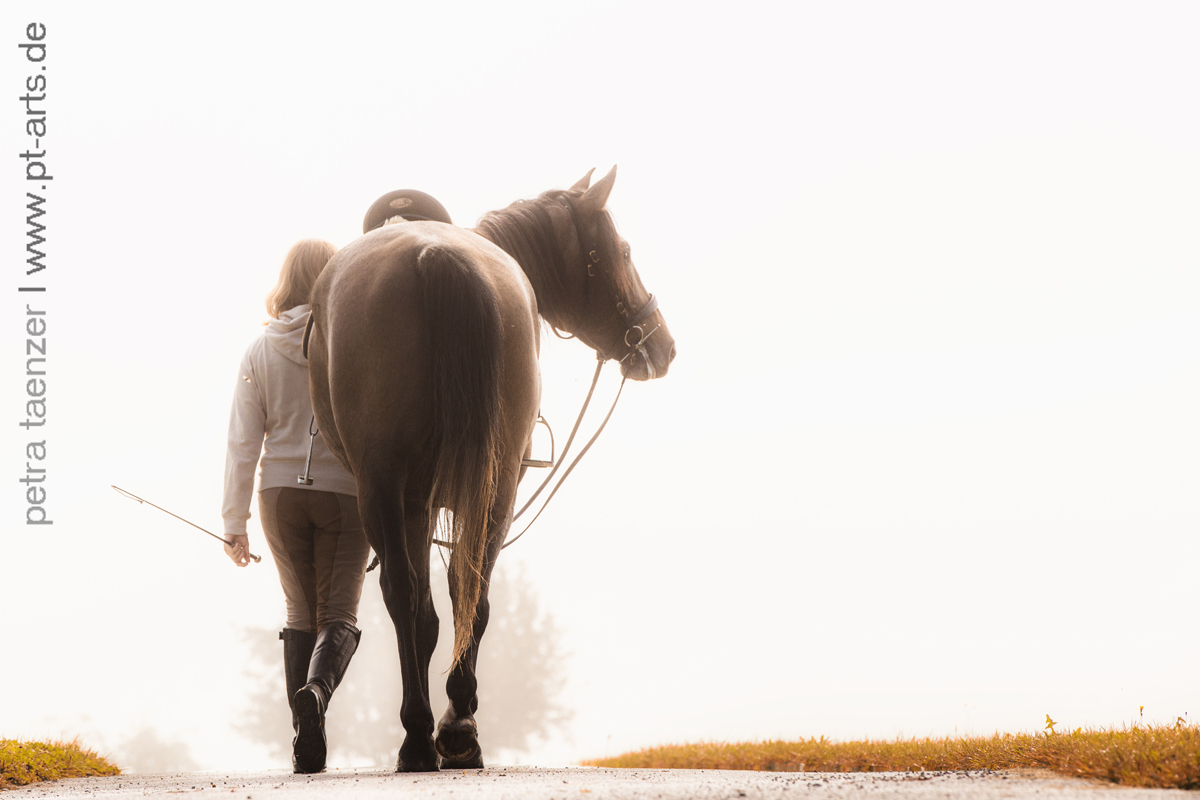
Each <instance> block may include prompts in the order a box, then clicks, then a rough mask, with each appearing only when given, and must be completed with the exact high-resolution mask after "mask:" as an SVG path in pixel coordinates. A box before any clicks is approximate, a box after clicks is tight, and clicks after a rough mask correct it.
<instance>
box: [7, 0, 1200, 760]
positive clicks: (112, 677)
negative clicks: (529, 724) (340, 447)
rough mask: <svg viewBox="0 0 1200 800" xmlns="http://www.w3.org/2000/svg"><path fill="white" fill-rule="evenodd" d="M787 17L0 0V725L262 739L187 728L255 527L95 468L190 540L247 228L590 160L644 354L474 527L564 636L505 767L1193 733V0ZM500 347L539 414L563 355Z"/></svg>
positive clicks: (278, 229) (254, 239)
mask: <svg viewBox="0 0 1200 800" xmlns="http://www.w3.org/2000/svg"><path fill="white" fill-rule="evenodd" d="M787 7H788V8H789V9H790V10H787V11H782V10H780V9H782V8H784V4H782V3H773V4H768V3H754V2H750V3H739V4H735V5H732V6H731V5H729V4H693V5H691V6H688V7H686V9H685V8H684V7H683V6H679V5H678V4H645V3H592V4H567V3H550V2H546V3H523V2H517V3H515V4H514V3H505V4H483V3H458V4H453V3H407V2H393V3H386V4H385V3H350V4H344V5H343V6H341V7H339V9H338V10H337V11H332V10H330V9H329V8H327V7H325V6H324V5H323V4H320V5H318V4H305V3H298V4H289V5H287V6H284V5H279V4H271V5H270V6H269V8H270V9H272V10H270V11H267V10H259V9H266V8H268V6H267V4H260V5H257V6H255V5H251V6H246V5H242V4H233V3H224V2H215V3H209V4H207V5H204V6H203V7H201V6H196V7H194V8H192V7H188V8H187V9H186V10H184V9H182V8H181V7H176V6H164V5H161V4H150V3H144V4H138V3H129V2H114V3H105V4H86V5H85V4H82V3H65V2H64V3H38V4H34V3H31V2H18V3H11V4H8V5H6V6H5V10H4V11H3V12H2V15H0V32H2V35H3V36H4V37H5V41H7V42H8V43H9V45H8V50H7V52H8V55H7V56H5V60H4V62H3V76H4V77H3V85H4V86H5V87H6V94H5V96H6V97H7V100H5V101H3V102H0V137H2V138H0V141H2V142H3V147H4V150H5V152H6V153H8V154H9V156H8V159H7V167H6V168H5V169H4V171H3V174H4V178H3V180H4V183H3V186H4V187H5V191H4V192H3V193H0V234H2V236H3V239H2V241H0V244H2V246H3V251H4V253H5V254H6V255H5V259H4V263H6V264H7V265H8V273H7V274H8V277H7V278H6V284H7V288H6V290H5V291H6V294H7V297H8V300H7V301H6V302H5V303H4V305H3V309H4V320H5V324H4V326H3V330H4V331H6V333H5V337H6V339H7V342H6V344H4V345H3V347H0V351H2V352H3V353H4V354H5V356H4V360H3V362H0V363H2V364H3V372H4V374H6V375H7V376H8V377H7V378H6V379H5V380H4V381H3V382H2V383H0V386H2V387H3V397H4V406H5V409H6V415H7V419H8V422H7V423H6V424H5V425H4V426H3V430H4V431H5V434H4V437H3V439H2V440H0V443H2V444H3V448H2V449H0V452H3V453H4V457H3V458H2V459H0V476H3V479H4V480H5V481H6V483H7V485H8V486H9V487H11V488H10V489H9V491H7V492H4V493H0V498H3V500H2V502H3V506H2V509H0V510H2V513H3V520H4V524H3V525H2V526H0V608H3V609H4V611H3V620H4V632H5V633H4V637H3V639H4V641H3V644H0V686H3V687H4V690H3V698H4V699H3V701H0V737H3V736H22V737H32V736H42V735H65V736H68V737H71V736H74V735H75V734H77V733H83V734H85V736H88V737H93V740H95V739H100V740H102V741H103V742H104V743H106V744H107V745H108V746H113V745H114V744H115V743H117V742H119V741H121V739H122V738H124V737H127V736H129V735H131V734H132V733H133V732H134V731H135V730H136V729H137V728H138V727H140V726H142V725H152V726H154V727H155V728H157V729H158V730H159V731H160V732H161V733H162V734H163V735H164V736H168V737H172V738H177V739H181V740H183V741H185V742H187V743H188V745H189V746H190V747H191V748H192V752H193V755H194V756H195V757H196V759H197V761H199V762H200V763H201V764H203V765H204V766H205V767H209V768H214V769H216V768H221V769H224V768H236V767H256V766H265V765H269V764H270V762H269V761H268V760H267V759H266V756H265V754H263V753H262V752H260V751H258V750H256V749H255V748H253V747H248V746H246V745H245V743H244V742H243V741H242V740H240V739H239V738H238V737H237V735H236V734H235V733H233V731H232V730H231V728H230V723H231V721H233V720H235V719H236V718H237V714H238V712H239V706H240V705H241V704H243V703H244V701H245V695H246V692H247V690H248V684H247V678H246V677H245V675H244V674H243V670H244V668H245V663H244V662H245V654H244V650H243V649H241V647H240V645H239V638H238V637H239V630H240V628H241V627H242V626H246V625H254V626H280V625H281V624H282V621H283V601H282V594H281V591H280V589H279V584H278V579H277V575H276V573H275V570H274V567H273V565H272V564H271V563H270V558H269V556H267V557H265V558H264V561H263V563H262V564H261V565H257V566H254V567H252V568H250V569H246V570H237V569H235V568H233V567H232V565H231V564H230V563H229V562H228V560H227V559H226V558H225V556H224V555H223V553H222V552H221V549H220V546H219V545H217V544H216V543H213V542H211V541H209V540H207V539H206V537H203V536H202V535H200V534H196V533H195V532H194V531H191V530H190V529H188V528H186V527H185V526H181V525H179V524H178V523H174V522H173V521H172V520H170V519H169V518H166V517H163V516H162V515H160V514H158V512H155V511H153V510H150V509H146V508H141V507H139V506H137V505H136V504H134V503H131V502H129V501H128V500H124V499H122V498H120V497H118V496H117V495H116V494H115V493H114V492H112V491H111V490H110V489H109V488H108V486H109V484H112V483H116V484H118V485H122V486H125V487H126V488H128V489H130V490H132V491H135V492H137V493H139V494H142V495H143V496H145V497H147V498H149V499H151V500H153V501H154V502H156V503H158V504H160V505H163V506H166V507H168V508H170V509H172V510H173V511H175V512H176V513H179V514H182V515H184V516H186V517H189V518H190V519H193V520H194V521H196V522H197V523H199V524H202V525H206V526H207V527H210V528H212V529H216V528H218V527H219V525H220V519H219V509H220V493H221V485H222V475H223V466H224V456H225V433H226V427H227V421H228V413H229V403H230V398H231V394H232V389H233V385H234V384H233V382H234V379H235V377H236V375H235V373H236V369H237V364H238V361H239V359H240V357H241V354H242V352H243V351H244V350H245V348H246V346H247V344H248V343H249V342H250V341H251V340H252V339H253V338H254V337H255V336H257V335H258V333H259V332H260V330H261V323H262V322H263V320H264V319H265V312H264V308H263V298H264V296H265V294H266V293H267V291H268V290H269V289H270V288H271V286H272V285H273V283H274V280H275V278H276V276H277V274H278V270H279V266H280V263H281V261H282V258H283V255H284V253H285V252H286V251H287V249H288V247H289V246H290V245H291V244H292V243H293V242H294V241H295V240H297V239H299V238H302V237H307V236H320V237H324V238H328V239H330V240H331V241H333V242H334V243H335V244H337V245H339V246H342V245H345V244H346V243H348V242H350V241H351V240H353V239H354V238H355V237H356V236H357V235H358V233H359V231H360V227H359V226H360V224H361V219H362V215H363V213H364V211H365V210H366V208H367V206H368V205H369V204H370V203H371V201H372V200H374V199H375V198H376V197H377V196H379V195H380V194H382V193H384V192H386V191H389V190H391V189H396V188H406V187H407V188H419V189H422V190H424V191H427V192H430V193H432V194H434V195H435V196H437V197H438V198H439V199H440V200H441V201H442V202H443V203H444V204H445V205H446V207H447V208H448V209H449V211H450V213H451V214H452V215H453V217H454V218H455V220H456V221H457V222H459V223H460V224H463V225H468V226H469V225H472V224H473V223H474V221H475V220H476V219H478V217H479V216H480V215H481V214H483V213H484V212H485V211H488V210H491V209H494V208H499V207H502V206H505V205H507V204H508V203H509V202H511V201H513V200H515V199H517V198H520V197H530V196H534V195H536V194H537V193H539V192H541V191H544V190H546V189H550V188H565V187H566V186H569V185H570V184H571V183H573V182H574V181H575V180H576V179H578V178H579V177H580V176H581V175H582V174H583V173H584V172H585V171H587V170H588V169H589V168H591V167H597V168H599V170H601V171H604V170H607V169H608V168H609V167H610V166H611V165H612V164H614V163H615V164H618V165H619V167H620V171H619V176H618V178H617V182H616V186H615V188H614V190H613V193H612V196H611V200H610V203H609V208H610V209H611V211H612V212H613V215H614V218H615V219H616V221H617V224H618V226H619V227H620V229H621V231H622V233H623V235H624V236H625V237H626V238H627V239H628V240H629V241H630V243H631V244H632V247H633V254H634V260H635V262H636V264H637V266H638V269H639V271H640V273H641V275H642V278H643V280H644V282H645V283H646V285H647V287H648V288H649V289H650V290H651V291H653V292H655V293H656V294H657V295H658V296H659V298H660V299H661V304H662V305H661V307H662V310H663V312H664V314H665V316H666V318H667V320H668V322H669V324H670V326H671V331H672V334H673V335H674V336H675V338H676V341H677V344H678V349H679V357H678V358H677V359H676V361H675V363H674V364H673V365H672V367H671V371H670V374H669V375H668V376H667V377H666V378H664V379H663V380H661V381H657V382H654V383H652V384H637V385H630V386H627V387H626V392H625V396H624V398H623V399H622V401H621V405H620V407H619V408H618V410H617V412H616V414H615V415H614V418H613V420H612V422H611V423H610V425H609V428H608V430H607V431H606V433H605V434H604V437H603V438H602V439H601V441H600V443H599V444H598V445H597V446H596V447H595V448H594V449H593V451H592V454H591V455H589V457H588V458H587V459H586V460H585V462H584V463H583V464H582V466H581V467H580V468H579V469H578V470H577V471H576V473H575V475H573V476H572V479H571V482H570V483H569V484H568V485H567V487H566V488H564V490H563V491H562V492H560V494H559V496H558V497H557V498H556V499H555V503H554V505H553V506H552V507H551V508H550V510H549V511H547V512H546V514H545V515H543V517H542V519H541V520H540V521H539V522H538V524H537V526H536V527H535V528H534V529H533V530H532V531H531V532H530V533H529V534H528V535H527V536H526V537H525V539H523V540H522V542H521V543H520V544H519V545H517V546H515V547H513V548H512V549H511V550H509V551H507V552H506V553H505V558H511V559H513V560H515V561H520V562H524V564H525V566H526V572H527V574H528V575H529V576H530V578H531V579H532V580H533V581H534V583H535V584H536V587H537V590H538V592H539V594H540V597H541V599H542V602H543V603H544V604H545V606H546V608H547V609H549V610H550V611H551V613H552V614H553V615H554V616H555V618H556V620H557V621H558V622H559V623H560V625H561V626H562V627H563V628H564V629H565V631H566V644H567V647H568V649H569V650H570V651H571V652H572V654H573V655H572V658H571V662H570V663H571V674H570V680H569V684H568V695H567V701H568V704H569V705H571V706H573V707H574V708H575V709H576V718H575V722H574V725H573V727H572V731H571V737H570V738H569V739H564V740H563V741H556V742H552V743H550V744H548V745H547V746H546V747H544V748H542V749H541V750H540V751H538V752H537V753H535V754H534V755H533V759H534V760H535V761H538V762H539V763H565V762H570V761H572V760H577V759H579V758H586V757H592V756H600V755H604V754H605V752H608V753H609V754H613V753H616V752H620V751H623V750H626V749H631V748H636V747H642V746H649V745H654V744H661V743H667V742H672V741H681V740H685V739H691V740H695V739H699V738H705V739H740V738H756V737H776V736H789V737H792V736H812V735H827V736H833V737H839V738H845V737H855V736H868V735H869V736H888V737H890V736H894V735H896V734H900V733H903V734H905V735H914V734H917V735H923V734H927V733H928V734H937V735H943V734H951V733H954V732H955V731H957V732H959V733H963V732H975V733H990V732H991V731H993V730H996V729H1000V730H1006V731H1014V732H1015V731H1019V730H1035V729H1038V728H1040V727H1041V724H1042V722H1043V715H1044V714H1047V713H1050V714H1051V715H1053V716H1054V718H1055V719H1056V720H1059V721H1060V722H1062V723H1064V724H1065V725H1066V726H1069V727H1075V726H1078V725H1098V726H1100V725H1119V724H1122V723H1124V722H1128V721H1130V720H1132V719H1134V718H1136V717H1137V716H1138V708H1139V706H1145V709H1146V710H1145V714H1146V718H1147V719H1153V720H1157V721H1164V722H1166V721H1172V720H1173V719H1174V718H1175V717H1176V716H1177V715H1183V714H1184V713H1185V712H1190V716H1189V719H1193V720H1194V719H1195V717H1196V716H1197V715H1200V688H1198V686H1200V684H1197V681H1196V675H1197V674H1200V644H1198V640H1197V638H1196V637H1195V635H1193V631H1194V629H1195V617H1196V599H1195V598H1196V591H1195V586H1196V584H1197V579H1198V578H1200V575H1198V573H1197V566H1196V565H1197V557H1198V556H1200V544H1198V542H1197V533H1198V531H1200V527H1198V523H1200V496H1198V490H1200V461H1198V458H1197V453H1198V452H1200V424H1198V422H1197V413H1196V409H1197V408H1200V320H1198V317H1197V311H1196V309H1197V307H1198V305H1200V302H1198V301H1200V270H1198V269H1197V267H1198V256H1200V237H1197V223H1196V220H1197V219H1198V218H1200V194H1198V193H1197V187H1198V186H1200V154H1198V152H1200V151H1197V149H1196V146H1195V143H1196V142H1197V141H1200V106H1197V104H1196V102H1195V82H1196V76H1197V75H1200V50H1198V49H1197V48H1196V46H1195V42H1196V40H1197V36H1198V35H1200V10H1197V8H1196V6H1195V5H1194V4H1190V3H1182V2H1180V3H1140V4H1132V3H1130V4H1115V3H1098V2H1087V3H1083V2H1079V3H1055V2H1037V3H1014V2H1005V3H987V4H985V3H971V4H962V3H904V4H895V3H799V4H788V6H787ZM285 9H286V10H285ZM35 21H36V22H40V23H43V24H45V26H46V28H47V39H46V42H47V45H48V48H47V58H46V61H45V62H42V63H41V64H39V65H37V66H39V67H40V66H43V65H44V66H46V68H47V69H46V71H45V72H44V73H41V74H44V75H46V76H47V80H48V86H47V91H46V95H47V96H46V98H45V99H44V100H42V101H35V102H33V106H34V107H35V108H36V107H39V106H38V104H39V103H40V104H41V105H40V107H42V108H44V109H45V110H46V112H47V124H48V131H47V133H46V135H45V137H44V138H43V139H42V142H41V144H42V145H44V147H45V150H46V152H47V155H46V156H45V163H46V164H47V165H48V168H49V170H50V172H51V173H52V175H53V181H52V183H50V184H48V188H47V189H46V192H45V196H46V197H47V205H46V209H47V216H46V217H44V218H43V222H45V223H46V225H47V238H48V241H47V245H46V252H47V259H46V263H47V264H48V268H47V271H46V275H47V278H46V285H47V286H48V288H49V291H48V292H47V293H46V294H45V295H44V296H37V297H34V298H32V301H34V302H43V301H44V303H45V305H46V310H47V312H48V314H47V316H46V319H47V332H46V337H47V340H48V359H49V360H48V376H47V387H48V388H47V397H48V404H47V408H48V414H49V422H48V424H47V425H46V427H45V428H44V429H43V430H44V432H45V439H46V440H47V442H48V445H47V447H48V459H47V462H46V464H47V468H48V470H49V472H48V473H47V474H48V479H47V481H46V484H45V486H46V488H47V492H48V501H47V507H48V509H49V513H50V515H51V517H52V518H53V520H54V524H53V526H41V527H33V526H27V525H25V524H24V519H25V512H26V503H25V497H24V490H25V486H24V485H23V484H19V483H17V481H18V479H19V478H20V477H21V476H22V475H23V474H24V471H25V455H24V448H25V445H26V443H27V440H28V439H29V437H28V436H27V433H26V431H25V429H23V428H21V427H19V426H18V422H19V421H20V420H21V419H23V413H24V403H25V400H26V396H25V392H26V386H25V382H24V380H25V376H24V369H25V367H24V359H25V350H24V348H25V344H24V338H25V333H24V325H25V305H24V304H25V303H26V302H30V301H31V298H30V297H29V296H24V295H18V293H17V292H16V287H17V286H18V285H19V284H20V281H21V273H22V271H23V260H24V245H25V239H24V218H25V214H26V212H25V208H24V206H25V204H26V202H27V201H26V199H25V192H26V191H27V190H29V189H30V188H31V186H30V183H29V182H27V181H25V180H24V177H25V173H24V169H25V161H24V160H22V159H20V158H16V157H15V156H16V154H18V153H22V152H25V151H27V150H28V149H29V147H30V142H29V141H28V137H26V136H25V134H24V131H23V129H22V125H23V122H24V120H25V118H26V103H25V102H23V101H18V100H17V99H16V98H17V97H18V96H20V95H21V94H22V93H23V91H24V90H23V82H24V79H25V77H26V76H27V75H33V74H34V70H35V66H34V65H31V64H30V63H28V62H27V61H26V60H25V51H23V50H20V49H18V48H17V47H16V44H17V43H18V42H20V41H22V40H23V39H24V35H25V26H26V24H27V23H29V22H35ZM33 190H34V191H40V190H39V189H37V188H36V187H35V188H34V189H33ZM542 363H543V375H544V384H545V398H544V402H543V409H544V411H545V414H546V416H548V417H549V418H550V419H551V421H552V422H553V423H554V425H555V429H556V432H559V435H560V440H561V437H564V436H565V433H566V431H567V430H569V427H570V424H571V421H572V419H573V416H574V413H575V408H576V407H577V403H578V402H579V401H580V400H581V399H582V396H583V393H584V391H585V390H586V386H587V380H588V378H589V377H590V374H591V369H592V363H593V357H592V354H591V353H590V351H588V350H587V349H586V348H584V347H583V346H582V345H579V344H578V343H574V342H569V343H561V342H558V341H556V340H553V339H551V340H550V342H549V344H548V345H547V347H546V348H545V351H544V357H543V362H542ZM610 369H612V368H610ZM614 378H615V369H614V370H613V372H612V374H610V375H609V376H608V380H607V382H606V383H605V387H604V389H602V390H601V393H602V395H603V396H608V397H611V392H612V391H614V390H615V388H616V380H615V379H614ZM251 532H252V549H255V551H256V552H262V553H264V554H265V553H266V547H265V543H264V541H263V539H262V536H261V533H260V532H259V529H258V527H257V522H256V519H255V520H252V521H251ZM510 554H511V555H510ZM368 591H378V589H377V588H375V582H374V580H373V579H372V580H371V581H370V582H369V584H368ZM371 634H372V632H371V631H367V632H366V633H365V635H371ZM484 646H486V639H485V642H484ZM439 680H440V678H439ZM483 680H486V676H483ZM438 711H439V713H440V709H439V710H438ZM397 712H398V710H397ZM396 746H397V747H398V746H399V742H396Z"/></svg>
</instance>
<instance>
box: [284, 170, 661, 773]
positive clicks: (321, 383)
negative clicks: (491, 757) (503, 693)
mask: <svg viewBox="0 0 1200 800" xmlns="http://www.w3.org/2000/svg"><path fill="white" fill-rule="evenodd" d="M591 176H592V171H589V172H588V173H587V175H585V176H584V177H583V178H582V179H581V180H579V181H578V182H576V183H575V184H574V185H573V186H572V187H571V188H570V189H567V190H550V191H547V192H544V193H543V194H541V195H540V196H538V197H537V198H536V199H533V200H518V201H516V202H515V203H513V204H511V205H509V206H508V207H507V208H504V209H501V210H498V211H492V212H489V213H487V214H485V215H484V216H483V217H482V218H481V219H480V220H479V222H478V224H477V227H476V228H474V229H464V228H459V227H455V226H452V225H447V224H444V223H441V222H434V221H413V222H405V223H403V224H390V225H385V226H383V227H381V228H378V229H376V230H373V231H371V232H369V233H367V234H365V235H363V236H362V237H360V238H359V239H357V240H355V241H354V242H352V243H351V244H349V245H347V246H346V247H345V248H344V249H342V250H341V251H340V252H338V253H337V255H335V256H334V257H333V259H332V260H331V261H330V262H329V264H328V266H327V267H326V268H325V270H324V271H323V272H322V274H321V276H320V278H319V279H318V280H317V283H316V285H315V286H314V288H313V293H312V299H311V305H312V318H311V319H312V321H311V327H310V329H309V331H308V332H307V334H308V336H307V338H306V346H307V353H308V359H309V376H310V377H309V380H310V389H311V391H312V399H313V411H314V414H315V416H316V420H317V424H318V425H319V426H320V430H321V434H322V436H323V437H324V439H325V442H326V444H327V445H328V446H329V449H330V450H331V451H333V453H334V454H335V455H336V456H337V457H338V459H339V460H340V461H341V462H342V463H343V464H344V465H345V466H346V468H347V469H348V470H349V471H350V472H351V473H352V474H353V475H354V477H355V479H356V481H357V484H358V504H359V510H360V513H361V516H362V521H363V526H364V528H365V530H366V534H367V538H368V540H369V541H370V543H371V546H372V547H373V548H374V549H375V553H376V554H377V556H378V557H379V562H380V567H381V569H380V576H379V584H380V588H381V589H382V592H383V599H384V602H385V604H386V606H387V609H388V614H389V615H390V616H391V618H392V622H393V624H394V625H395V628H396V640H397V647H398V650H399V655H400V665H401V673H402V680H403V689H404V697H403V701H402V703H401V709H400V718H401V722H402V723H403V726H404V730H405V736H404V741H403V744H402V745H401V747H400V751H399V754H398V755H397V759H396V771H397V772H422V771H435V770H437V769H459V768H462V769H477V768H481V767H483V757H482V751H481V749H480V746H479V738H478V728H477V726H476V723H475V719H474V713H475V711H476V710H477V709H478V697H477V694H476V689H477V682H476V677H475V667H476V658H477V655H478V652H479V644H480V640H481V639H482V638H483V634H484V630H485V629H486V628H487V623H488V600H487V589H488V581H489V580H490V578H491V574H492V569H493V567H494V566H495V564H496V559H497V557H498V555H499V553H500V550H501V548H502V546H503V544H504V541H505V537H506V536H507V533H508V530H509V526H510V525H511V523H512V516H513V506H514V503H515V501H516V494H517V485H518V483H519V481H520V479H521V477H522V475H523V474H524V467H523V466H522V459H523V458H526V457H528V455H529V452H530V449H531V440H532V435H533V430H534V426H535V424H536V421H537V419H538V415H539V401H540V396H541V377H540V373H539V369H538V352H539V347H540V328H539V324H538V320H539V317H540V318H541V319H542V320H544V321H545V322H546V323H548V324H549V325H550V326H552V327H553V328H554V329H556V331H565V332H566V333H568V334H573V335H574V336H575V337H576V338H578V339H579V341H581V342H583V343H584V344H586V345H587V346H589V347H591V348H592V349H593V350H595V351H596V354H597V358H598V359H600V360H608V359H611V360H616V361H619V362H620V365H621V366H620V368H621V372H622V374H623V375H624V376H625V377H626V378H627V379H632V380H639V381H644V380H650V379H652V378H656V377H662V376H663V375H665V374H666V373H667V370H668V367H669V365H670V363H671V360H672V359H673V358H674V357H675V342H674V339H673V338H672V337H671V334H670V332H669V330H668V329H667V325H666V322H665V320H664V319H663V317H662V313H661V311H659V310H658V308H657V301H656V300H654V298H653V295H650V294H649V293H648V292H647V291H646V289H645V287H644V286H643V284H642V281H641V279H640V277H639V276H638V273H637V270H636V269H635V268H634V265H633V260H632V257H631V253H630V248H629V243H628V242H626V241H625V239H623V238H622V237H621V236H620V235H619V234H618V232H617V229H616V226H615V225H614V223H613V220H612V217H611V216H610V214H609V213H608V211H607V210H606V209H605V204H606V202H607V200H608V197H609V193H610V192H611V190H612V187H613V183H614V181H615V180H616V167H613V169H612V170H611V171H610V172H609V173H608V174H607V175H606V176H605V177H604V178H603V179H601V180H600V181H598V182H596V183H595V184H594V185H592V184H591V183H590V181H591ZM443 510H446V511H449V512H450V514H449V515H446V514H444V513H442V512H443ZM439 520H441V522H440V526H441V527H440V528H439ZM439 530H441V534H440V535H441V537H442V538H443V539H446V540H447V542H446V544H447V545H448V546H449V547H450V552H451V554H450V559H449V573H448V575H449V583H450V593H451V598H452V608H453V614H454V662H453V666H452V667H451V669H450V673H449V676H448V678H447V681H446V694H447V695H448V697H449V700H450V702H449V706H448V708H447V709H446V712H445V714H444V715H443V716H442V717H441V719H440V721H439V722H438V725H437V730H436V735H435V730H434V718H433V713H432V710H431V708H430V703H429V661H430V658H431V656H432V654H433V649H434V646H435V644H436V643H437V638H438V618H437V614H436V613H435V612H434V608H433V601H432V595H431V594H430V588H429V554H430V551H431V548H432V546H433V541H434V537H435V535H438V531H439Z"/></svg>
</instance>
